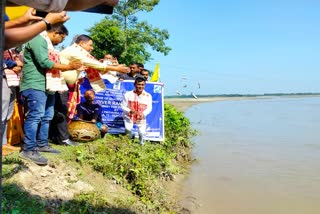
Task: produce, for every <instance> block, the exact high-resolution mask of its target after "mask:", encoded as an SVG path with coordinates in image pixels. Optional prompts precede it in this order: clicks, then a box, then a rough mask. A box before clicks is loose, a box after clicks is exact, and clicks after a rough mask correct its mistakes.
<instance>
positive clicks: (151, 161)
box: [2, 104, 195, 213]
mask: <svg viewBox="0 0 320 214" xmlns="http://www.w3.org/2000/svg"><path fill="white" fill-rule="evenodd" d="M165 134H166V136H165V137H166V139H165V141H164V142H161V143H159V142H149V143H146V144H145V145H144V146H140V145H139V143H138V142H135V141H131V140H130V139H128V138H127V137H126V136H111V135H109V136H107V138H106V139H103V140H102V139H100V140H96V141H94V142H90V143H82V144H81V145H80V146H77V147H63V146H55V147H56V148H58V149H60V150H61V151H62V154H61V155H52V154H46V156H47V157H48V158H49V160H50V164H49V165H48V166H46V167H39V166H36V165H34V164H32V163H29V162H24V161H21V160H20V159H19V158H18V157H17V156H18V154H17V153H15V154H12V155H10V156H7V157H5V158H4V159H3V200H2V213H179V212H180V208H179V205H178V204H177V202H176V200H175V198H174V197H172V188H169V187H173V186H174V185H173V183H175V180H176V177H177V176H179V175H181V174H184V173H185V172H186V169H187V167H188V166H189V165H190V161H191V158H190V153H191V148H192V145H191V142H190V138H191V136H192V135H193V134H195V132H194V131H193V130H192V129H191V126H190V122H189V120H188V119H187V118H185V117H184V116H183V114H182V113H181V112H179V111H177V110H176V109H175V108H173V107H172V106H170V105H169V104H165ZM55 179H57V181H55ZM55 185H56V186H55ZM41 188H43V189H41Z"/></svg>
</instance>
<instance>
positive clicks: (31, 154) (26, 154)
mask: <svg viewBox="0 0 320 214" xmlns="http://www.w3.org/2000/svg"><path fill="white" fill-rule="evenodd" d="M19 157H20V158H22V159H26V160H30V161H32V162H34V163H36V164H38V165H47V164H48V159H46V158H45V157H42V156H41V155H40V154H39V152H38V151H37V150H35V151H22V152H20V154H19Z"/></svg>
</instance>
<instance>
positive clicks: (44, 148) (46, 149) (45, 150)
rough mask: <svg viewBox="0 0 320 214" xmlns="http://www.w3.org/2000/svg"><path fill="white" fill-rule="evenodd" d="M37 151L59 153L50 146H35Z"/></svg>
mask: <svg viewBox="0 0 320 214" xmlns="http://www.w3.org/2000/svg"><path fill="white" fill-rule="evenodd" d="M36 150H37V151H38V152H49V153H55V154H60V153H61V152H60V151H59V150H56V149H54V148H52V147H51V146H41V147H40V146H38V147H37V148H36Z"/></svg>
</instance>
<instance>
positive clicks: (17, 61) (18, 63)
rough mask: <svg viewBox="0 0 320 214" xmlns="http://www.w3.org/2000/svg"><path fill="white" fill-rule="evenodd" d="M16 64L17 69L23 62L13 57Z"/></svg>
mask: <svg viewBox="0 0 320 214" xmlns="http://www.w3.org/2000/svg"><path fill="white" fill-rule="evenodd" d="M14 61H15V62H16V63H17V66H19V67H22V66H23V62H21V60H20V58H19V57H15V60H14Z"/></svg>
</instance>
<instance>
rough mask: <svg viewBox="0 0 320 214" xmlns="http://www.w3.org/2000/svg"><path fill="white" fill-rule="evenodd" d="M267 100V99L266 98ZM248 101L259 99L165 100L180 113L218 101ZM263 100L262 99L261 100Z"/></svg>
mask: <svg viewBox="0 0 320 214" xmlns="http://www.w3.org/2000/svg"><path fill="white" fill-rule="evenodd" d="M264 98H265V99H266V97H264ZM247 99H257V97H201V98H198V99H195V98H165V100H164V101H165V102H167V103H169V104H171V105H173V106H174V107H175V108H176V109H178V110H179V111H182V112H184V111H186V110H187V109H188V108H190V107H191V106H193V105H197V104H200V103H206V102H217V101H227V100H247ZM260 99H261V98H260Z"/></svg>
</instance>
